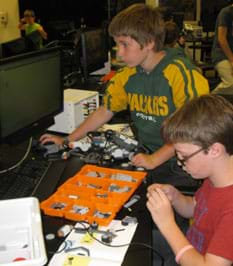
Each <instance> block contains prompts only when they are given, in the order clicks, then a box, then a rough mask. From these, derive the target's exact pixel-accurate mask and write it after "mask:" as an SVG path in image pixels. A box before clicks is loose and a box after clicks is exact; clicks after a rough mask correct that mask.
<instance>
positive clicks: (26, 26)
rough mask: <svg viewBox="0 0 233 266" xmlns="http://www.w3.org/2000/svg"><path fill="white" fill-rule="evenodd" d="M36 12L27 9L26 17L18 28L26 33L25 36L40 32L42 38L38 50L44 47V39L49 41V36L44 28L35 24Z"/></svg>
mask: <svg viewBox="0 0 233 266" xmlns="http://www.w3.org/2000/svg"><path fill="white" fill-rule="evenodd" d="M35 19H36V17H35V12H34V11H33V10H31V9H27V10H25V11H24V17H23V18H22V19H21V20H20V23H19V25H18V28H19V29H20V30H24V31H25V36H28V35H30V34H31V33H33V32H34V31H38V32H39V33H40V36H41V38H40V39H39V41H38V48H42V47H43V39H44V40H47V38H48V35H47V33H46V32H45V30H44V28H43V27H42V26H41V25H40V24H39V23H36V22H35Z"/></svg>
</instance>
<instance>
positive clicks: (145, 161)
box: [131, 153, 154, 169]
mask: <svg viewBox="0 0 233 266" xmlns="http://www.w3.org/2000/svg"><path fill="white" fill-rule="evenodd" d="M131 162H132V163H133V165H135V166H137V167H144V168H146V169H153V168H154V163H153V157H152V156H151V155H149V154H143V153H138V154H136V155H135V156H134V157H133V158H132V159H131Z"/></svg>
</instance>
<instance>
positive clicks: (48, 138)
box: [40, 134, 64, 145]
mask: <svg viewBox="0 0 233 266" xmlns="http://www.w3.org/2000/svg"><path fill="white" fill-rule="evenodd" d="M40 142H41V143H42V144H46V143H47V142H54V144H57V145H62V144H63V142H64V138H62V137H59V136H55V135H51V134H44V135H42V136H41V137H40Z"/></svg>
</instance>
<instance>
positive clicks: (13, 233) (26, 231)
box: [0, 197, 47, 266]
mask: <svg viewBox="0 0 233 266" xmlns="http://www.w3.org/2000/svg"><path fill="white" fill-rule="evenodd" d="M0 217H1V218H0V265H1V266H42V265H44V264H45V263H46V262H47V256H46V252H45V245H44V238H43V234H42V223H41V215H40V208H39V201H38V199H36V198H32V197H29V198H20V199H12V200H1V201H0ZM20 259H24V260H20Z"/></svg>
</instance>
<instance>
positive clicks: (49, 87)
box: [0, 48, 63, 143]
mask: <svg viewBox="0 0 233 266" xmlns="http://www.w3.org/2000/svg"><path fill="white" fill-rule="evenodd" d="M61 72H62V71H61V56H60V50H59V49H58V48H50V49H45V48H44V49H41V50H39V51H36V52H32V53H27V54H23V55H18V56H15V57H10V58H6V59H2V60H0V141H1V142H2V143H3V142H8V141H10V142H20V141H24V140H25V139H27V138H29V137H30V136H34V135H35V134H40V133H41V132H42V131H43V130H45V129H47V128H48V127H49V126H51V125H52V124H53V123H54V116H55V115H56V114H58V113H59V112H61V111H62V109H63V83H62V77H61V76H62V75H61Z"/></svg>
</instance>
